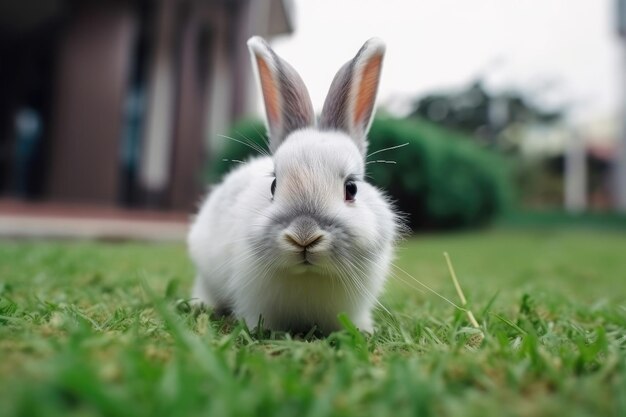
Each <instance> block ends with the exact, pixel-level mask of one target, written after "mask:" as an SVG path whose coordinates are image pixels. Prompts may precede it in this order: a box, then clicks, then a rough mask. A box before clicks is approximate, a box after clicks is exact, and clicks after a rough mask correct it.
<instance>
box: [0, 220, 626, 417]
mask: <svg viewBox="0 0 626 417" xmlns="http://www.w3.org/2000/svg"><path fill="white" fill-rule="evenodd" d="M443 251H448V252H449V253H450V255H451V256H452V260H453V263H454V266H455V269H456V271H457V274H458V276H459V279H460V280H461V284H462V286H463V288H464V290H465V292H466V295H467V296H468V298H469V299H470V304H471V308H472V310H473V312H474V314H475V315H476V317H477V319H478V321H479V322H480V323H481V325H482V326H484V331H485V336H486V337H485V340H484V342H483V344H482V346H480V347H479V348H477V349H474V348H471V347H470V346H468V341H469V340H470V338H471V336H472V334H474V330H473V329H472V328H470V327H468V323H467V321H466V316H465V315H464V314H463V313H462V312H459V311H456V310H455V309H454V308H453V307H452V306H450V305H449V304H448V303H446V302H445V301H443V300H442V299H441V298H439V297H438V296H436V295H434V294H432V293H430V292H422V291H419V290H416V289H414V288H413V287H419V285H418V284H415V283H412V282H411V281H410V278H408V277H407V276H406V275H403V274H402V275H399V278H401V279H399V278H392V280H391V281H390V283H389V285H388V288H387V292H386V294H385V296H384V297H383V299H382V301H383V304H384V305H385V306H386V307H387V308H388V309H389V310H390V311H391V315H390V314H388V313H386V312H384V311H381V312H378V313H377V330H376V332H375V333H374V334H373V335H372V336H364V335H361V334H360V333H359V332H357V331H355V330H353V329H352V328H351V326H350V323H347V324H346V330H344V331H342V332H338V333H335V334H333V335H331V336H330V337H328V338H326V339H315V338H313V337H309V338H307V339H304V340H303V338H300V339H296V338H292V337H289V336H287V335H282V334H268V333H265V334H255V333H253V332H251V331H249V330H248V329H246V328H245V327H244V326H242V325H241V324H239V323H237V322H234V321H232V320H220V321H216V320H211V319H210V318H209V316H208V315H207V314H206V313H200V314H198V313H197V312H193V311H189V309H188V306H187V305H186V304H185V303H184V302H182V303H181V302H179V301H178V300H180V299H181V298H184V297H186V295H187V294H188V289H189V286H190V284H191V277H192V269H191V266H190V264H189V262H188V261H187V258H186V254H185V250H184V248H183V247H182V246H175V245H146V244H102V243H57V242H47V243H36V242H34V243H24V242H3V243H0V415H7V416H9V415H10V416H13V415H17V416H29V417H31V416H39V415H46V416H98V415H119V416H176V415H180V416H185V415H189V416H199V415H207V416H228V415H234V416H247V415H257V416H329V415H336V416H367V415H371V416H385V415H390V416H403V415H406V416H409V415H416V416H417V415H419V416H428V415H438V416H508V415H519V416H539V415H553V416H611V415H622V416H624V415H626V301H625V300H626V235H623V234H617V233H607V232H595V233H594V232H590V231H587V232H583V231H569V232H567V231H559V230H554V229H551V230H545V231H534V232H524V231H507V232H504V231H494V232H485V233H479V234H461V235H446V236H428V235H427V236H419V237H416V238H414V239H412V240H410V241H408V242H405V244H404V245H403V247H402V248H401V250H400V251H399V258H398V261H397V264H398V266H399V267H401V268H402V269H404V270H406V271H407V272H409V273H410V274H411V275H413V276H415V277H416V278H418V279H420V280H421V281H423V282H424V283H426V284H427V285H429V286H431V287H432V288H434V289H435V290H436V291H437V292H439V293H441V294H442V295H443V296H445V297H448V298H450V299H451V300H453V301H454V302H457V301H458V298H457V296H456V294H455V292H454V287H453V285H452V283H451V281H450V278H449V277H448V272H447V268H446V265H445V261H444V259H443V257H442V252H443Z"/></svg>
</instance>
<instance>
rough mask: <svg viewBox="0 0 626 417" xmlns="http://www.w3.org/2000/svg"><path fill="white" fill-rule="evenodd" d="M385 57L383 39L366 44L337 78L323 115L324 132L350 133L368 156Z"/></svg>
mask: <svg viewBox="0 0 626 417" xmlns="http://www.w3.org/2000/svg"><path fill="white" fill-rule="evenodd" d="M384 55H385V44H384V43H383V41H382V40H380V39H377V38H372V39H370V40H368V41H367V42H365V44H364V45H363V46H362V47H361V49H360V50H359V52H358V53H357V54H356V56H355V57H354V59H352V60H351V61H349V62H347V63H346V64H345V65H344V66H343V67H341V69H340V70H339V72H338V73H337V75H335V79H334V80H333V82H332V84H331V86H330V90H329V91H328V96H327V97H326V101H325V102H324V107H323V109H322V115H321V116H320V123H319V124H320V126H319V127H320V129H322V130H329V129H330V130H341V131H343V132H346V133H347V134H349V135H350V136H351V137H352V138H353V139H354V141H355V142H356V144H357V146H358V147H359V150H360V151H361V153H363V154H364V155H365V152H366V151H367V138H366V135H367V132H368V130H369V128H370V124H371V123H372V118H373V117H372V116H373V115H374V104H375V102H376V93H377V91H378V81H379V80H380V72H381V69H382V64H383V56H384Z"/></svg>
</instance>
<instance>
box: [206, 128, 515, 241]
mask: <svg viewBox="0 0 626 417" xmlns="http://www.w3.org/2000/svg"><path fill="white" fill-rule="evenodd" d="M264 132H265V126H264V125H263V123H261V122H259V121H256V120H244V121H242V122H240V123H237V124H236V125H235V126H234V127H233V129H232V131H231V132H230V134H229V136H230V137H232V138H234V139H236V140H237V141H235V140H228V141H227V143H226V144H225V145H224V147H223V150H222V152H220V155H219V156H218V157H217V158H216V159H215V160H214V161H213V162H212V164H211V170H210V173H211V175H210V177H211V180H213V181H215V180H218V179H219V178H220V177H221V176H222V175H223V174H224V173H225V172H227V171H228V170H230V169H231V168H232V166H233V165H234V164H235V163H236V162H232V161H245V160H246V159H247V158H249V157H250V156H252V155H255V154H258V152H257V151H255V150H254V149H252V148H257V147H258V146H261V147H262V148H263V149H267V146H266V145H265V141H266V137H265V134H264ZM369 138H370V150H369V153H370V154H371V153H373V152H375V151H377V150H379V149H383V148H387V147H393V146H398V145H402V144H404V143H408V145H407V146H404V147H402V148H399V149H393V150H388V151H384V152H380V153H377V154H375V155H372V156H371V157H369V158H368V164H367V172H368V176H369V178H370V179H371V180H372V182H373V183H374V184H375V185H377V186H378V187H380V188H382V189H384V190H386V191H387V192H388V194H389V195H390V196H391V197H392V198H393V199H394V200H395V202H396V206H397V208H398V209H399V210H400V211H401V212H403V213H406V214H407V217H408V221H409V224H410V226H411V228H412V229H414V230H417V229H453V228H461V227H470V226H477V225H481V224H484V223H486V222H488V221H490V220H491V219H493V218H494V217H495V216H496V215H497V214H498V213H500V212H501V211H502V210H503V209H504V208H505V206H506V204H507V201H508V199H509V195H510V183H509V172H508V168H507V164H506V162H505V161H504V159H503V158H502V157H500V156H498V155H496V154H493V153H491V152H489V151H486V150H484V149H481V148H479V147H477V146H476V145H475V144H474V143H473V142H472V141H470V140H468V138H466V137H464V136H463V135H462V134H457V133H454V132H451V131H450V130H448V129H445V128H440V127H438V126H436V125H434V124H431V123H429V122H423V121H415V120H404V119H392V118H377V119H376V120H375V121H374V123H373V124H372V128H371V130H370V134H369ZM238 141H239V142H238ZM241 142H245V143H247V144H249V145H250V146H246V145H244V144H242V143H241ZM382 161H395V162H396V163H395V164H390V163H386V162H382Z"/></svg>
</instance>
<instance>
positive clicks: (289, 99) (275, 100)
mask: <svg viewBox="0 0 626 417" xmlns="http://www.w3.org/2000/svg"><path fill="white" fill-rule="evenodd" d="M248 48H249V49H250V54H251V57H252V66H253V67H254V68H256V74H257V79H258V82H259V84H260V86H261V91H262V93H263V100H264V102H265V112H266V114H267V127H268V130H269V137H270V150H271V151H272V152H274V151H276V149H278V146H279V145H280V144H281V143H282V142H283V140H285V138H286V137H287V136H288V135H289V134H290V133H291V132H293V131H295V130H298V129H303V128H306V127H309V126H313V124H314V123H315V113H314V112H313V105H312V104H311V98H310V96H309V92H308V91H307V89H306V86H305V85H304V82H303V81H302V78H300V76H299V75H298V73H297V72H296V71H295V70H294V69H293V67H292V66H291V65H289V64H288V63H287V62H285V61H284V60H282V59H281V58H280V57H279V56H278V55H276V53H275V52H274V51H273V50H272V48H270V46H269V45H268V44H267V42H266V41H265V40H264V39H263V38H261V37H259V36H253V37H252V38H250V39H249V40H248Z"/></svg>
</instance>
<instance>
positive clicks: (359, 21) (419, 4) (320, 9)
mask: <svg viewBox="0 0 626 417" xmlns="http://www.w3.org/2000/svg"><path fill="white" fill-rule="evenodd" d="M615 2H616V0H535V1H530V0H456V1H455V0H430V1H425V0H414V1H410V0H405V1H401V0H296V1H295V13H296V16H295V26H296V31H295V33H294V34H292V35H289V36H283V37H279V38H276V39H274V40H273V42H272V45H273V47H274V49H275V50H276V52H277V53H278V54H279V55H281V56H282V57H283V58H285V59H286V60H287V61H289V62H290V63H291V64H292V65H293V66H294V67H295V68H296V69H297V70H298V71H299V72H300V74H301V75H302V78H303V79H304V81H305V83H306V84H307V86H308V87H309V91H310V93H311V98H312V100H313V104H314V106H315V108H316V109H317V110H319V109H321V106H322V104H323V100H324V98H325V96H326V93H327V91H328V87H329V85H330V82H331V80H332V78H333V77H334V75H335V72H336V71H337V70H338V69H339V67H340V66H341V65H342V64H343V63H344V62H346V61H347V60H348V59H350V58H351V57H352V56H354V54H356V52H357V50H358V49H359V48H360V46H361V45H362V44H363V42H364V41H365V40H367V39H368V38H370V37H372V36H378V37H381V38H382V39H384V40H385V42H386V43H387V55H386V58H385V67H384V69H383V76H382V77H383V78H382V80H381V86H380V93H379V94H380V95H379V100H380V102H381V103H388V102H390V101H392V100H396V99H397V98H401V97H412V96H416V95H419V94H423V93H426V92H430V91H433V90H437V89H454V88H459V87H462V86H464V85H466V84H467V83H469V82H470V81H471V80H473V79H474V78H475V77H476V76H477V75H478V74H480V73H484V72H487V73H488V74H489V75H488V76H487V81H488V84H489V86H490V87H491V88H494V89H501V88H507V87H510V86H513V87H520V88H521V89H522V90H523V91H536V92H537V93H538V97H539V98H540V99H541V100H542V101H543V102H546V103H575V107H574V109H575V111H574V112H573V113H572V119H573V120H574V121H577V122H585V121H593V120H595V119H601V118H606V117H614V116H615V115H616V114H617V113H618V111H619V106H620V100H621V99H622V95H621V89H624V88H623V85H624V84H623V81H622V80H621V79H620V76H621V74H624V71H625V70H624V66H623V59H622V53H621V51H622V50H621V49H620V44H619V39H618V37H617V35H616V28H615V26H616V25H615V15H614V13H615V4H614V3H615Z"/></svg>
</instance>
